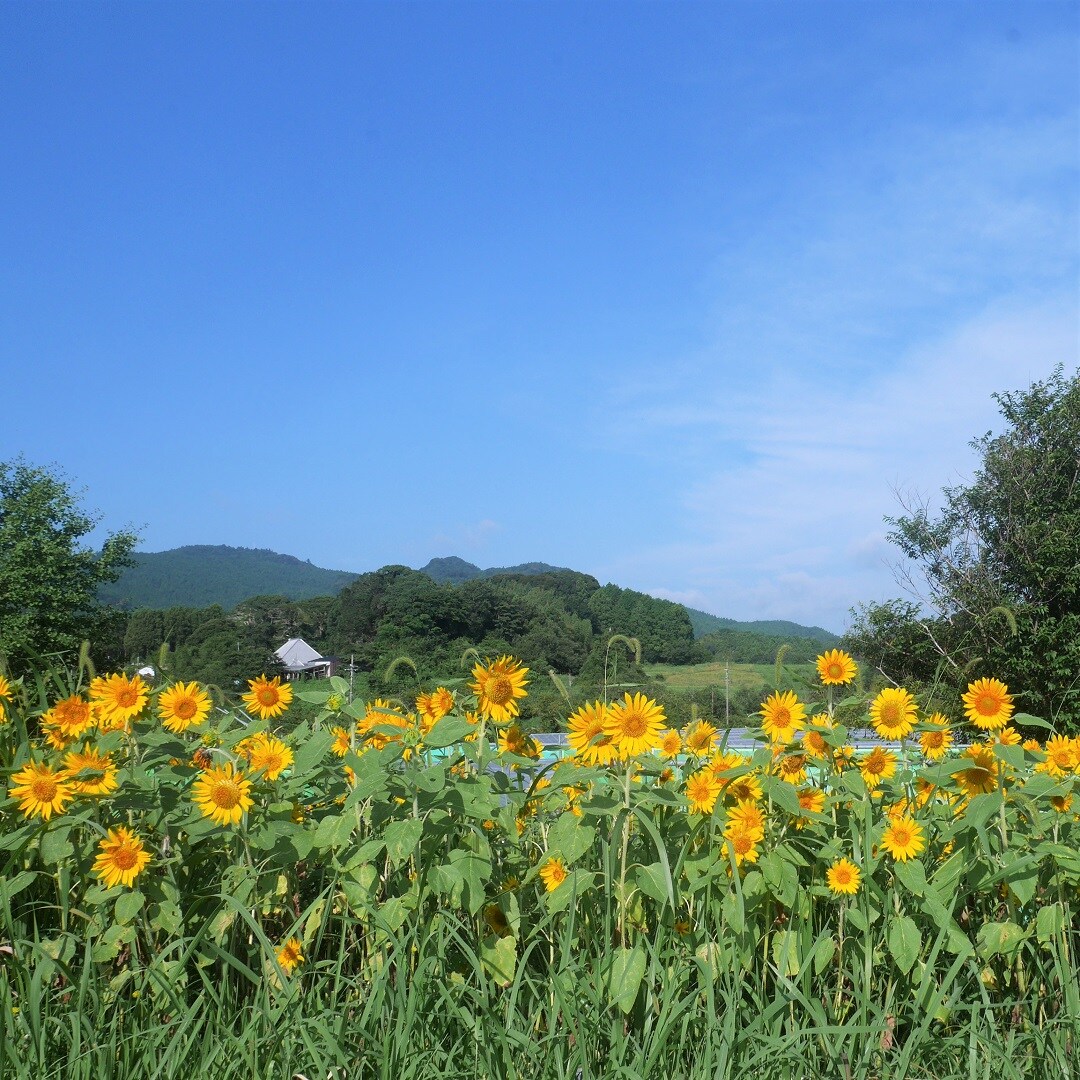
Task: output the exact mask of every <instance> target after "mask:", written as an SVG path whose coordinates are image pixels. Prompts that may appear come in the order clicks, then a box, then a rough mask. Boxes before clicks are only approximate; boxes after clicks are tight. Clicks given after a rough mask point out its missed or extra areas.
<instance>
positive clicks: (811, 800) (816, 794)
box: [795, 787, 825, 829]
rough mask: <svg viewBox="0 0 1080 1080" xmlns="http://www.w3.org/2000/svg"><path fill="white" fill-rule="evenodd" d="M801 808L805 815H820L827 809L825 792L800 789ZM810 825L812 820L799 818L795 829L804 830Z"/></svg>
mask: <svg viewBox="0 0 1080 1080" xmlns="http://www.w3.org/2000/svg"><path fill="white" fill-rule="evenodd" d="M799 807H800V808H801V809H802V811H803V814H820V813H821V811H822V810H824V809H825V792H824V791H822V790H821V789H820V788H814V787H808V788H799ZM809 824H810V818H808V817H797V818H796V819H795V828H797V829H803V828H805V827H806V826H807V825H809Z"/></svg>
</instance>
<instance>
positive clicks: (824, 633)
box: [686, 607, 840, 648]
mask: <svg viewBox="0 0 1080 1080" xmlns="http://www.w3.org/2000/svg"><path fill="white" fill-rule="evenodd" d="M686 613H687V614H688V615H689V616H690V622H691V624H692V625H693V627H694V636H695V637H698V638H701V637H704V636H705V635H706V634H713V633H716V632H718V631H724V630H738V631H740V632H742V631H745V632H748V633H751V634H764V635H766V636H767V637H774V638H780V639H782V640H787V639H790V638H809V639H810V640H812V641H816V642H819V643H820V644H822V645H825V646H827V647H829V648H833V647H835V646H836V644H837V642H839V640H840V637H839V635H838V634H834V633H832V631H830V630H824V629H822V627H820V626H802V625H800V624H799V623H794V622H788V621H787V620H785V619H759V620H754V621H751V622H740V621H739V620H738V619H722V618H720V616H719V615H710V614H709V613H708V612H707V611H698V610H697V609H696V608H691V607H688V608H687V609H686Z"/></svg>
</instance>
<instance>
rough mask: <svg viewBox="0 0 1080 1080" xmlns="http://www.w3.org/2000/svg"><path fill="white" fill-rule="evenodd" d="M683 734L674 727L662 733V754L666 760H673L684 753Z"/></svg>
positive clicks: (660, 749) (660, 748) (660, 750)
mask: <svg viewBox="0 0 1080 1080" xmlns="http://www.w3.org/2000/svg"><path fill="white" fill-rule="evenodd" d="M682 748H683V747H682V736H681V735H680V734H679V733H678V732H677V731H675V730H674V729H673V728H668V730H667V731H662V732H661V733H660V746H659V748H658V749H659V753H660V756H661V757H662V758H663V759H664V760H665V761H671V760H672V759H673V758H677V757H678V756H679V755H680V754H681V753H682Z"/></svg>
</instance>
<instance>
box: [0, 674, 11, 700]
mask: <svg viewBox="0 0 1080 1080" xmlns="http://www.w3.org/2000/svg"><path fill="white" fill-rule="evenodd" d="M10 700H11V683H9V682H8V681H7V679H6V678H5V677H4V676H3V675H0V702H3V701H10Z"/></svg>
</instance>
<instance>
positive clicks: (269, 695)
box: [241, 675, 292, 720]
mask: <svg viewBox="0 0 1080 1080" xmlns="http://www.w3.org/2000/svg"><path fill="white" fill-rule="evenodd" d="M248 686H250V687H251V689H250V690H249V691H248V692H247V693H246V694H244V696H243V698H242V699H241V700H242V701H243V702H244V705H245V706H246V707H247V710H248V712H253V713H254V714H255V715H256V716H257V717H258V718H259V719H260V720H270V719H271V718H273V717H275V716H280V715H281V714H282V713H283V712H284V711H285V710H286V709H287V708H288V707H289V705H290V704H291V702H292V687H291V686H290V685H289V684H288V683H285V684H284V685H282V682H281V676H280V675H275V676H274V677H273V678H272V679H268V678H267V677H266V676H265V675H260V676H259V677H258V678H257V679H248Z"/></svg>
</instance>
